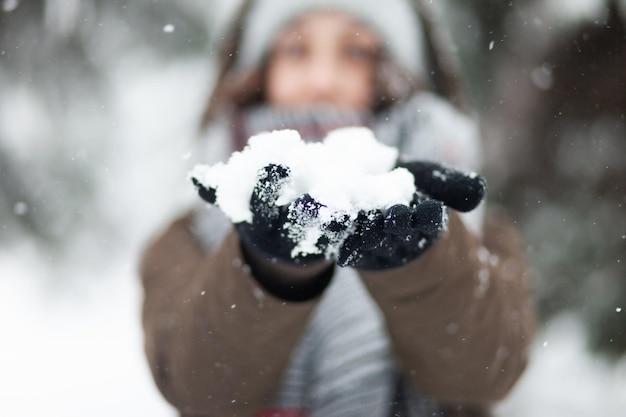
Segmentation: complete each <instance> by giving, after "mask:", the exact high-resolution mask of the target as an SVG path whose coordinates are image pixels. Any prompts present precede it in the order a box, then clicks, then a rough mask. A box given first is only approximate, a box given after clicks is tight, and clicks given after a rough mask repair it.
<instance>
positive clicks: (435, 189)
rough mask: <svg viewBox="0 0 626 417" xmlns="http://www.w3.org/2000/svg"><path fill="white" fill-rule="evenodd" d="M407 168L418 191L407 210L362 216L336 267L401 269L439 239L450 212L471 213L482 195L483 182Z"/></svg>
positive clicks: (419, 166)
mask: <svg viewBox="0 0 626 417" xmlns="http://www.w3.org/2000/svg"><path fill="white" fill-rule="evenodd" d="M398 166H401V167H404V168H407V169H408V170H409V171H410V172H411V173H412V174H413V176H414V178H415V186H416V188H417V190H418V192H417V193H416V196H415V198H414V200H413V201H412V202H411V204H410V205H409V206H405V205H395V206H393V207H390V208H389V209H388V210H386V211H382V210H376V211H373V212H369V213H360V214H359V217H358V218H357V220H356V222H355V225H356V227H355V228H354V232H353V233H352V234H350V235H349V236H348V237H347V238H346V239H345V240H344V243H343V244H342V246H341V248H340V250H339V253H338V256H337V264H338V265H340V266H352V267H356V268H362V269H370V270H376V269H386V268H393V267H397V266H401V265H404V264H406V263H408V262H410V261H412V260H413V259H415V258H417V257H418V256H419V255H421V254H422V253H424V251H426V250H427V249H428V248H429V247H430V246H431V245H432V244H433V243H434V242H435V241H436V240H437V239H438V237H439V235H440V233H441V231H442V230H443V229H444V228H445V225H446V222H447V208H446V206H449V207H451V208H453V209H456V210H458V211H462V212H467V211H471V210H473V209H474V208H475V207H476V206H477V205H478V204H479V203H480V201H481V200H482V199H483V197H484V195H485V189H486V183H485V180H484V179H483V178H482V177H480V176H478V175H476V174H466V173H463V172H461V171H458V170H455V169H453V168H449V167H445V166H443V165H441V164H437V163H434V162H421V161H414V162H408V163H402V164H399V165H398Z"/></svg>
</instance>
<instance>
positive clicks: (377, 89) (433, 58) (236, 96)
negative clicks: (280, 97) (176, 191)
mask: <svg viewBox="0 0 626 417" xmlns="http://www.w3.org/2000/svg"><path fill="white" fill-rule="evenodd" d="M253 1H254V0H247V1H245V2H244V3H243V4H242V6H241V8H240V9H239V12H238V13H237V14H236V15H235V18H234V20H232V21H231V22H230V23H231V25H230V30H229V31H228V32H227V33H226V34H225V36H224V37H223V38H222V42H221V45H220V47H219V49H218V54H217V59H218V73H217V78H216V82H215V87H214V89H213V92H212V94H211V95H210V96H209V98H208V101H207V103H206V105H205V107H204V111H203V113H202V119H201V124H200V127H201V129H204V128H206V126H207V125H208V124H209V123H210V122H211V121H212V120H213V118H214V117H216V116H217V115H218V114H221V112H223V111H224V110H234V111H238V110H242V109H244V108H246V107H249V106H252V105H255V104H261V103H264V102H265V100H266V95H265V81H266V72H267V66H268V58H267V57H266V58H265V59H264V61H262V63H261V65H260V66H259V68H256V69H254V70H248V71H245V70H241V69H236V68H235V61H236V59H237V54H238V53H239V46H240V42H241V38H242V34H243V31H244V29H245V28H244V24H243V22H244V21H245V17H246V16H247V14H248V12H249V9H250V7H251V6H252V3H253ZM413 6H414V9H415V13H416V14H417V15H418V17H419V18H420V19H421V21H422V23H423V30H424V35H425V36H424V39H425V43H426V59H427V61H428V62H427V65H426V67H427V68H428V69H429V71H428V72H429V74H430V75H431V77H432V78H431V79H425V78H424V77H423V76H420V75H415V74H411V73H409V72H408V71H407V70H404V69H402V68H401V67H400V66H399V65H398V64H397V63H395V62H394V61H393V60H392V59H391V58H390V57H389V55H388V54H387V53H384V51H383V53H382V54H381V55H380V57H379V58H378V62H377V66H376V73H375V80H374V83H375V85H374V97H372V110H373V111H374V112H375V113H378V112H381V111H384V110H385V109H387V108H389V107H390V106H392V105H393V104H394V103H396V102H398V101H402V100H404V99H406V98H408V97H409V96H411V95H412V94H414V93H415V92H417V91H420V90H424V89H429V90H433V91H435V92H437V93H440V94H441V95H443V96H445V97H447V98H448V99H450V101H452V103H453V104H456V105H457V106H458V107H462V106H461V94H460V86H459V81H458V67H457V65H456V61H455V60H453V59H452V54H451V52H450V50H449V47H448V48H446V47H445V42H444V41H448V43H449V41H450V40H449V39H445V38H444V36H442V35H444V34H443V33H442V32H441V30H439V31H437V30H435V29H434V28H435V26H436V25H434V24H433V17H432V15H431V14H430V13H429V12H428V10H427V6H426V5H425V4H423V2H421V1H420V0H414V1H413Z"/></svg>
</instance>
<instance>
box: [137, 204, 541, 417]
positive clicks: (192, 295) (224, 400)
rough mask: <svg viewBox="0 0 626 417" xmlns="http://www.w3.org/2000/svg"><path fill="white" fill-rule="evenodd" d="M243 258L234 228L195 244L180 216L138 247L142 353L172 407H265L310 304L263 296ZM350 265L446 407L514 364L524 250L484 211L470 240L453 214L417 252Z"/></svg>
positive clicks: (480, 403) (521, 335)
mask: <svg viewBox="0 0 626 417" xmlns="http://www.w3.org/2000/svg"><path fill="white" fill-rule="evenodd" d="M485 248H486V250H485ZM242 260H243V255H242V252H241V248H240V243H239V240H238V237H237V234H236V233H234V232H232V233H230V234H229V235H228V236H227V238H226V239H225V241H224V242H223V244H222V245H221V246H220V247H218V248H217V249H216V250H215V251H213V252H211V253H203V250H202V249H201V247H200V245H199V243H198V242H197V241H196V240H195V238H194V235H193V233H192V231H191V224H190V218H189V217H184V218H182V219H179V220H177V221H175V222H174V223H173V224H172V225H170V227H169V228H168V229H167V230H166V231H165V232H164V233H163V234H162V235H161V236H160V237H159V238H157V239H156V240H155V241H154V242H153V243H152V245H151V246H150V247H149V248H148V249H147V250H146V252H145V255H144V258H143V261H142V264H141V276H142V280H143V285H144V289H145V303H144V310H143V324H144V329H145V344H146V352H147V356H148V359H149V362H150V368H151V370H152V372H153V375H154V378H155V380H156V382H157V384H158V386H159V388H160V390H161V391H162V393H163V395H164V396H165V397H166V398H167V400H168V401H169V402H171V403H172V404H173V405H174V406H175V407H176V408H177V409H178V410H179V411H180V412H181V414H182V415H188V416H219V417H222V416H229V417H230V416H241V417H244V416H252V415H254V412H255V410H257V409H258V408H260V407H262V406H263V405H267V404H268V403H269V401H270V400H271V399H272V397H273V394H274V393H275V391H276V390H277V389H278V386H279V382H280V380H281V376H282V373H283V371H284V369H285V368H286V366H287V363H288V359H289V356H290V354H291V352H292V350H293V349H294V347H295V346H296V345H297V343H298V341H299V339H300V337H301V335H302V332H303V330H304V328H305V325H306V323H307V321H308V319H309V316H310V314H311V312H312V311H313V310H314V309H315V308H316V306H317V304H318V301H319V300H318V299H314V300H311V301H306V302H299V303H294V302H284V301H282V300H280V299H277V298H275V297H272V296H271V295H270V294H268V293H266V292H264V290H263V289H262V288H261V287H260V286H259V285H258V284H257V283H256V281H255V279H254V277H253V276H252V275H251V274H250V269H249V268H248V267H247V266H246V265H245V264H244V263H243V261H242ZM359 275H360V276H361V278H362V280H363V282H364V283H365V285H366V287H367V288H368V290H369V291H370V293H371V295H372V297H373V298H374V300H375V301H376V302H377V303H378V305H379V307H380V308H381V310H382V312H383V314H384V317H385V320H386V323H387V328H388V330H389V333H390V335H391V340H392V345H393V349H394V352H395V354H396V356H397V358H398V360H399V362H400V364H401V365H402V368H403V371H404V374H405V376H406V377H407V378H408V379H409V380H410V381H411V382H412V383H413V384H414V385H415V386H416V387H417V388H418V389H419V390H420V392H422V393H424V394H426V395H428V396H430V397H432V398H435V399H437V400H439V401H440V402H441V403H443V404H447V405H448V406H449V407H450V409H451V410H452V409H454V410H456V411H450V412H449V413H448V414H447V415H459V414H455V413H457V412H458V405H461V407H462V408H464V409H465V410H480V409H484V408H485V407H486V406H488V405H489V404H491V403H493V402H494V401H497V400H499V399H501V398H502V397H503V396H505V395H506V394H507V392H508V391H509V390H510V388H511V387H512V385H513V384H514V383H515V381H516V380H517V379H518V377H519V376H520V374H521V373H522V371H523V369H524V367H525V365H526V361H527V350H528V346H529V344H530V341H531V338H532V335H533V332H534V326H535V318H534V309H533V307H532V301H531V294H530V290H529V279H528V266H527V264H526V261H525V257H524V253H523V249H522V247H521V245H520V241H519V239H518V236H517V233H516V230H515V229H514V228H513V227H512V225H511V224H510V223H508V222H507V221H505V220H504V219H503V218H501V217H498V216H490V217H488V219H487V224H486V228H485V237H484V241H483V242H479V241H478V240H477V239H476V238H475V237H474V236H473V235H472V234H471V233H469V232H468V231H467V230H466V229H465V226H464V225H463V223H462V221H461V220H460V218H459V216H458V215H457V214H455V213H451V215H450V222H449V228H448V231H447V232H445V233H444V235H443V236H442V237H441V238H440V239H439V240H438V241H437V242H436V243H435V244H434V245H433V247H432V248H431V249H429V250H428V251H427V252H426V253H424V254H423V255H422V256H421V257H419V258H418V259H417V260H415V261H413V262H411V263H409V264H408V265H406V266H403V267H401V268H396V269H390V270H386V271H377V272H371V271H370V272H366V271H360V272H359ZM234 307H236V308H234ZM463 415H477V414H476V413H474V414H472V413H471V412H470V411H468V412H466V413H465V414H463Z"/></svg>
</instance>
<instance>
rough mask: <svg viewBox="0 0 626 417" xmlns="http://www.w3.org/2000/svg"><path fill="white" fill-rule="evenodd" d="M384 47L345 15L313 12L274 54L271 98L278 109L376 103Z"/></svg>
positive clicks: (269, 84)
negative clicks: (378, 66)
mask: <svg viewBox="0 0 626 417" xmlns="http://www.w3.org/2000/svg"><path fill="white" fill-rule="evenodd" d="M379 50H380V44H379V41H378V38H377V36H376V35H375V34H374V32H373V31H372V30H371V29H369V28H368V27H367V26H365V25H363V24H361V23H359V22H358V21H356V20H354V19H353V18H351V17H350V16H349V15H347V14H344V13H341V12H312V13H309V14H307V15H305V16H303V17H302V18H300V19H298V20H297V21H296V22H294V23H293V24H292V25H290V26H289V27H287V28H286V29H285V30H284V31H283V32H282V33H281V34H280V35H279V36H278V38H277V40H276V42H275V44H274V45H273V48H272V50H271V52H270V57H269V62H268V71H267V79H266V96H267V99H268V101H269V102H270V103H271V104H273V105H276V106H292V107H293V106H306V105H311V104H332V105H335V106H339V107H349V108H357V109H359V108H367V107H370V105H371V103H372V98H373V97H372V96H373V89H374V73H375V69H376V64H377V58H378V55H379Z"/></svg>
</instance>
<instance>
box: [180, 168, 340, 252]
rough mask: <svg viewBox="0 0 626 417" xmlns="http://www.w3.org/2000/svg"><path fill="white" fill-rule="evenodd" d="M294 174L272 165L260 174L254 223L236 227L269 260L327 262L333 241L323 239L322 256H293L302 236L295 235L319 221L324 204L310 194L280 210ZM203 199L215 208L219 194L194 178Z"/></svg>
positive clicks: (253, 206)
mask: <svg viewBox="0 0 626 417" xmlns="http://www.w3.org/2000/svg"><path fill="white" fill-rule="evenodd" d="M289 174H290V170H289V168H287V167H285V166H283V165H276V164H269V165H267V166H266V167H264V168H262V169H261V170H260V171H259V174H258V178H257V183H256V185H255V187H254V190H253V191H252V195H251V197H250V211H251V212H252V222H251V223H248V222H241V223H236V224H235V228H236V229H237V232H238V233H239V235H240V237H241V240H242V241H243V242H244V243H245V244H246V245H247V246H249V247H251V248H254V249H255V250H257V251H258V252H261V253H262V254H264V255H265V257H267V258H275V259H277V260H280V261H283V262H291V263H307V262H312V261H315V260H319V259H322V258H324V248H325V246H326V244H327V242H328V241H329V239H321V240H320V242H319V243H318V252H319V253H314V254H310V253H309V254H293V253H292V251H293V249H294V248H295V247H296V245H297V244H298V242H299V240H298V238H299V236H297V234H294V230H297V227H292V228H290V227H289V226H293V225H294V224H297V225H300V226H302V227H304V226H305V225H306V222H307V221H309V220H313V219H315V218H316V217H317V213H318V211H319V208H320V206H321V205H320V204H319V203H317V202H316V201H314V200H313V199H312V198H311V197H310V196H309V195H308V194H305V195H303V196H301V197H300V198H298V199H296V200H295V201H293V202H292V203H291V204H289V205H283V206H278V205H276V201H277V200H278V197H279V196H280V191H281V188H282V187H283V185H284V184H285V183H286V182H287V179H288V178H289ZM192 182H193V184H194V185H195V186H196V189H197V190H198V194H199V195H200V197H201V198H202V199H203V200H205V201H206V202H208V203H210V204H215V201H216V190H215V189H212V188H206V187H204V186H203V185H202V184H201V183H200V182H199V181H198V180H196V179H195V178H192Z"/></svg>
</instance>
